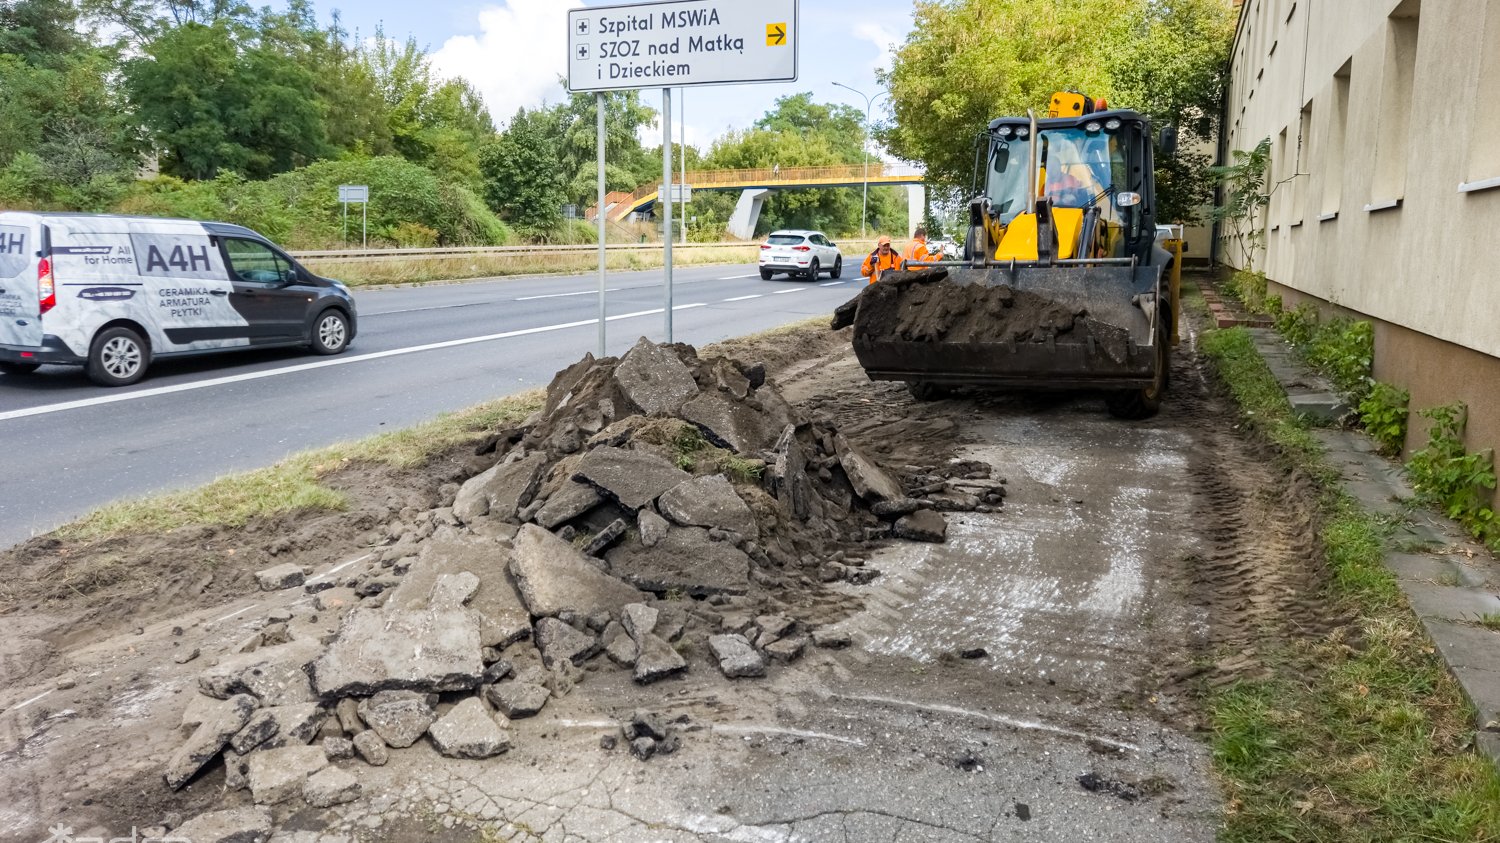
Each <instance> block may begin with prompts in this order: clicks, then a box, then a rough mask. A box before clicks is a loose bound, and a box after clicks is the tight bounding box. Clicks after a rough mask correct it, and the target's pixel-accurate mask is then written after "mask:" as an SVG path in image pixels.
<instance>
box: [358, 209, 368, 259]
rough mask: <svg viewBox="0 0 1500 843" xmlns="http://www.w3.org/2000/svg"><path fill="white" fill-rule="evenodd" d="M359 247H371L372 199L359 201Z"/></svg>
mask: <svg viewBox="0 0 1500 843" xmlns="http://www.w3.org/2000/svg"><path fill="white" fill-rule="evenodd" d="M359 247H360V248H361V249H368V248H370V200H369V199H368V198H366V199H365V201H363V202H361V203H359Z"/></svg>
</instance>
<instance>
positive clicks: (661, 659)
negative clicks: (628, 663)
mask: <svg viewBox="0 0 1500 843" xmlns="http://www.w3.org/2000/svg"><path fill="white" fill-rule="evenodd" d="M639 646H640V653H639V654H638V655H637V656H636V658H635V672H634V678H635V681H636V682H638V683H639V684H642V685H649V684H651V683H652V682H658V681H660V680H662V679H666V678H668V677H671V676H677V675H678V674H681V673H683V672H685V671H686V670H687V661H686V660H685V659H683V657H682V654H681V653H678V652H677V651H676V650H674V649H672V645H671V644H668V643H667V642H666V641H663V640H662V639H661V638H660V637H658V636H655V635H649V634H648V635H645V636H642V637H641V639H640V642H639Z"/></svg>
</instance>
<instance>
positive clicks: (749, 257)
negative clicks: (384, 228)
mask: <svg viewBox="0 0 1500 843" xmlns="http://www.w3.org/2000/svg"><path fill="white" fill-rule="evenodd" d="M844 245H846V246H848V248H849V249H854V248H855V247H859V248H860V249H863V247H864V246H865V245H867V244H865V243H861V242H849V243H845V244H844ZM865 251H868V250H865ZM759 256H760V244H758V243H746V244H731V245H725V246H710V247H704V248H696V247H695V248H691V249H678V250H675V251H674V252H673V253H672V265H673V266H711V265H722V264H727V265H735V264H751V263H755V262H756V260H758V259H759ZM662 257H663V256H662V250H661V248H660V244H658V245H657V247H656V248H649V249H641V250H639V251H637V250H630V251H612V252H609V253H608V254H607V255H606V257H605V262H606V264H607V265H608V267H609V269H610V271H612V272H628V271H631V270H641V269H658V268H660V267H661V265H662ZM863 257H864V252H863V251H847V252H846V254H845V256H844V261H845V272H848V271H850V270H851V269H855V270H857V269H858V262H859V261H860V260H862V259H863ZM303 263H305V264H306V265H307V268H308V269H310V270H312V271H313V272H316V273H318V274H319V275H323V276H326V277H329V278H337V279H339V280H340V281H343V282H344V283H345V284H348V285H349V286H351V287H368V286H372V285H377V284H423V283H428V282H432V281H450V280H452V281H457V280H462V279H467V278H499V277H505V276H511V275H545V274H583V273H588V272H592V271H594V270H596V269H598V267H599V256H598V252H595V251H590V250H582V251H568V252H556V251H548V250H546V248H545V247H539V249H538V250H537V251H535V252H505V253H500V254H490V255H451V256H449V255H436V256H431V257H418V256H407V257H390V258H383V257H382V258H355V259H349V260H337V259H319V258H309V259H307V260H305V261H303ZM855 274H856V275H858V272H855Z"/></svg>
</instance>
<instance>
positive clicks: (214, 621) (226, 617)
mask: <svg viewBox="0 0 1500 843" xmlns="http://www.w3.org/2000/svg"><path fill="white" fill-rule="evenodd" d="M254 608H255V607H254V606H246V607H245V608H243V609H241V610H239V611H238V612H230V613H229V614H227V615H225V616H224V617H222V618H214V619H213V620H211V621H209V623H211V624H214V623H218V622H219V621H227V620H229V619H230V618H232V617H234V616H236V615H243V614H245V613H246V612H248V611H250V610H251V609H254Z"/></svg>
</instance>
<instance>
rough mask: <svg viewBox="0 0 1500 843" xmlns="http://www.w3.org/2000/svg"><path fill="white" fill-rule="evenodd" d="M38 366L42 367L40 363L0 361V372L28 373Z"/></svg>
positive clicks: (12, 373) (38, 367)
mask: <svg viewBox="0 0 1500 843" xmlns="http://www.w3.org/2000/svg"><path fill="white" fill-rule="evenodd" d="M40 368H42V364H40V363H11V362H9V361H6V362H0V372H4V373H5V374H7V375H29V374H31V373H32V372H35V371H36V370H37V369H40Z"/></svg>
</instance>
